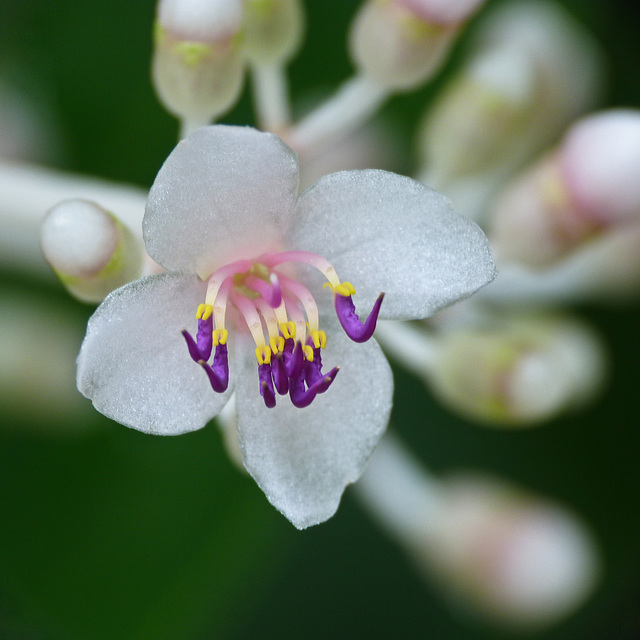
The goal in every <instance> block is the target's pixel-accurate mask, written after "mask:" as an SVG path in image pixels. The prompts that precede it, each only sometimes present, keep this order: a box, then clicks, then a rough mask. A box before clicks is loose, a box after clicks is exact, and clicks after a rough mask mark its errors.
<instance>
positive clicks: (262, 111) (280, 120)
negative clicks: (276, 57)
mask: <svg viewBox="0 0 640 640" xmlns="http://www.w3.org/2000/svg"><path fill="white" fill-rule="evenodd" d="M251 80H252V86H253V101H254V105H255V110H256V119H257V121H258V126H259V127H260V129H262V130H263V131H271V132H272V133H279V132H281V131H282V130H283V129H285V128H286V127H288V126H289V124H290V121H291V108H290V104H289V92H288V84H287V76H286V73H285V68H284V65H282V64H280V63H277V62H276V63H273V64H253V65H252V66H251Z"/></svg>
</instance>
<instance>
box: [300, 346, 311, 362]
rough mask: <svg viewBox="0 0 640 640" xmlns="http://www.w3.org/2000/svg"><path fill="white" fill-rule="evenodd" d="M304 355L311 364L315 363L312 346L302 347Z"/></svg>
mask: <svg viewBox="0 0 640 640" xmlns="http://www.w3.org/2000/svg"><path fill="white" fill-rule="evenodd" d="M302 353H303V354H304V357H305V358H306V359H307V360H308V361H309V362H313V349H312V348H311V345H310V344H305V345H304V347H302Z"/></svg>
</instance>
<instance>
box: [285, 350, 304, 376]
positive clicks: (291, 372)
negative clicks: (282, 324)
mask: <svg viewBox="0 0 640 640" xmlns="http://www.w3.org/2000/svg"><path fill="white" fill-rule="evenodd" d="M287 342H289V341H288V340H287ZM291 342H293V340H291ZM282 359H283V361H284V368H285V371H286V372H287V376H288V377H289V379H292V378H297V377H299V376H300V374H301V373H302V367H303V365H304V354H303V352H302V343H300V342H296V343H295V346H294V347H293V350H290V349H289V348H288V345H287V344H286V343H285V348H284V350H283V352H282Z"/></svg>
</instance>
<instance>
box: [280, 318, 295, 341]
mask: <svg viewBox="0 0 640 640" xmlns="http://www.w3.org/2000/svg"><path fill="white" fill-rule="evenodd" d="M280 331H281V332H282V335H283V336H284V337H285V339H287V340H288V339H289V338H294V339H295V337H296V323H295V322H294V321H293V320H289V321H287V322H281V323H280Z"/></svg>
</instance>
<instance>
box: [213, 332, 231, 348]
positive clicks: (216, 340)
mask: <svg viewBox="0 0 640 640" xmlns="http://www.w3.org/2000/svg"><path fill="white" fill-rule="evenodd" d="M211 337H212V338H213V346H214V347H217V346H218V345H219V344H226V343H227V338H228V337H229V332H228V331H227V330H226V329H214V330H213V333H212V334H211Z"/></svg>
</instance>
